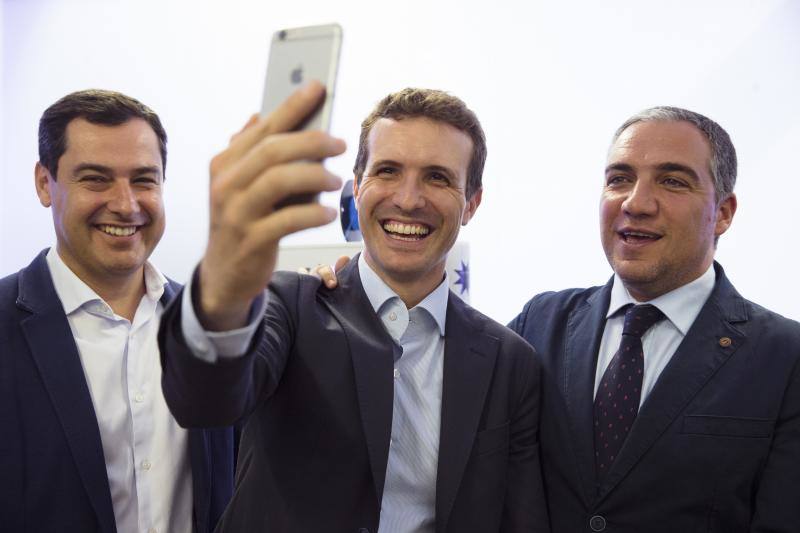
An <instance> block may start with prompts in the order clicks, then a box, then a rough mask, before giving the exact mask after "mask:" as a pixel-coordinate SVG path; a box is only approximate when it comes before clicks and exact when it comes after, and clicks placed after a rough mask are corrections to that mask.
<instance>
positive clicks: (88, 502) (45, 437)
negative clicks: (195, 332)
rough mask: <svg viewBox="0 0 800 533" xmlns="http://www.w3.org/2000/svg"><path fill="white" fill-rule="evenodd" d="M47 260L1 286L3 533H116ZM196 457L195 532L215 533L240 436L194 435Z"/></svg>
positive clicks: (99, 450)
mask: <svg viewBox="0 0 800 533" xmlns="http://www.w3.org/2000/svg"><path fill="white" fill-rule="evenodd" d="M45 254H46V250H45V251H43V252H42V253H41V254H39V255H38V256H37V257H36V259H34V260H33V262H32V263H31V264H30V265H29V266H28V267H26V268H24V269H22V270H21V271H20V272H18V273H17V274H13V275H11V276H8V277H6V278H3V279H2V280H0V428H2V431H3V435H2V438H0V529H2V530H3V531H13V532H15V533H16V532H31V533H46V532H51V531H52V532H72V531H75V532H77V531H80V532H81V533H85V532H102V533H112V532H114V531H116V526H115V523H114V510H113V507H112V504H111V495H110V492H109V487H108V477H107V474H106V465H105V459H104V456H103V447H102V444H101V442H100V430H99V428H98V425H97V418H96V415H95V410H94V406H93V405H92V399H91V397H90V395H89V387H88V384H87V383H86V378H85V376H84V373H83V367H82V365H81V361H80V357H79V355H78V349H77V347H76V345H75V341H74V339H73V336H72V332H71V330H70V327H69V323H68V322H67V317H66V315H65V314H64V308H63V306H62V305H61V301H60V300H59V299H58V296H57V295H56V292H55V288H54V287H53V281H52V278H51V276H50V270H49V268H48V267H47V262H46V260H45ZM177 289H179V287H177V286H176V285H175V284H174V283H172V282H170V284H168V285H167V286H166V287H165V289H164V297H163V300H162V301H163V302H165V303H166V302H167V301H168V300H170V299H171V298H172V297H173V296H174V295H175V292H176V290H177ZM189 454H190V460H191V466H192V482H193V485H194V487H193V488H194V516H193V522H194V529H195V531H196V532H197V533H205V532H210V531H211V530H212V529H213V527H214V525H215V524H216V522H217V520H218V519H219V516H220V515H221V514H222V510H223V509H224V507H225V504H226V503H227V502H228V500H229V498H230V495H231V493H232V488H233V459H234V456H233V454H234V449H233V431H232V430H231V429H230V428H226V429H215V430H207V431H202V430H191V431H190V432H189Z"/></svg>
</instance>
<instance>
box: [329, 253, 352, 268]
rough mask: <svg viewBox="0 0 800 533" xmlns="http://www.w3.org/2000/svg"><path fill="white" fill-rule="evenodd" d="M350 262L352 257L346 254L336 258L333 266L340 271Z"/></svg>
mask: <svg viewBox="0 0 800 533" xmlns="http://www.w3.org/2000/svg"><path fill="white" fill-rule="evenodd" d="M349 262H350V258H349V257H347V256H346V255H342V256H340V257H339V259H337V260H336V263H334V266H333V268H334V270H336V272H339V271H340V270H341V269H343V268H344V266H345V265H346V264H347V263H349Z"/></svg>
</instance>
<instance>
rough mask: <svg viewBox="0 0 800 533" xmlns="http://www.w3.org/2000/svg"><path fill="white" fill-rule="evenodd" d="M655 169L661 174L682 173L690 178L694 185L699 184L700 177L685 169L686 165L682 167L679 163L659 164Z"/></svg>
mask: <svg viewBox="0 0 800 533" xmlns="http://www.w3.org/2000/svg"><path fill="white" fill-rule="evenodd" d="M656 169H658V170H660V171H661V172H683V173H684V174H686V175H688V176H689V177H690V178H692V179H693V180H694V181H695V182H696V183H698V182H700V176H698V175H697V172H695V171H694V169H693V168H691V167H687V166H686V165H682V164H680V163H669V162H668V163H661V164H660V165H658V166H657V167H656Z"/></svg>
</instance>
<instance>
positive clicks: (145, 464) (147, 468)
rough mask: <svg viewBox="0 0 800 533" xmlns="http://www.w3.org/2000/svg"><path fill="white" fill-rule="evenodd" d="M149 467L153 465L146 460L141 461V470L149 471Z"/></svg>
mask: <svg viewBox="0 0 800 533" xmlns="http://www.w3.org/2000/svg"><path fill="white" fill-rule="evenodd" d="M151 466H153V465H152V464H151V463H150V461H148V460H147V459H145V460H144V461H142V470H150V467H151Z"/></svg>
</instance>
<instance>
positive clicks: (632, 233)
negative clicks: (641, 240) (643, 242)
mask: <svg viewBox="0 0 800 533" xmlns="http://www.w3.org/2000/svg"><path fill="white" fill-rule="evenodd" d="M625 236H626V237H647V238H648V239H653V238H655V237H654V236H653V235H649V234H647V233H639V232H638V231H626V232H625Z"/></svg>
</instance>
